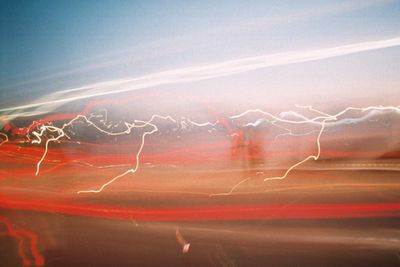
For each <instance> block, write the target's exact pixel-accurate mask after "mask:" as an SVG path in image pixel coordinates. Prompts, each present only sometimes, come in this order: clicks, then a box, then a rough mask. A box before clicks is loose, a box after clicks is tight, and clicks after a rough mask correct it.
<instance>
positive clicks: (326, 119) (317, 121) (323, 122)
mask: <svg viewBox="0 0 400 267" xmlns="http://www.w3.org/2000/svg"><path fill="white" fill-rule="evenodd" d="M297 107H298V108H306V109H308V110H310V111H313V112H315V113H317V114H319V115H318V116H316V117H312V118H307V117H304V116H300V119H298V120H293V119H286V118H284V116H285V115H284V114H286V113H281V116H280V117H278V116H276V115H274V114H272V113H270V112H267V111H264V110H261V109H248V110H246V111H244V112H241V113H239V114H235V115H231V116H229V117H228V118H229V119H230V120H232V121H235V120H238V119H243V118H245V117H246V116H247V115H250V114H257V115H262V116H267V117H269V118H270V119H271V120H268V119H267V120H266V119H258V120H257V121H256V122H254V123H251V122H250V123H244V124H242V125H241V126H240V127H247V126H253V127H256V126H258V125H259V124H260V120H263V121H266V122H268V123H270V124H271V125H273V126H275V127H278V128H280V129H283V130H285V131H286V133H284V134H280V135H278V136H276V137H275V139H276V138H277V137H279V136H282V135H287V136H301V135H308V134H312V133H318V135H317V137H316V142H315V145H316V153H314V154H310V155H308V156H306V157H305V158H303V159H302V160H299V161H298V162H296V163H294V164H292V165H291V166H289V167H288V168H287V169H286V171H285V172H284V173H283V174H282V175H280V176H273V177H265V178H264V181H265V182H266V181H271V180H282V179H285V178H286V177H287V176H288V175H289V174H290V173H291V172H292V171H293V170H294V169H296V168H297V167H299V166H300V165H302V164H304V163H306V162H307V161H310V160H314V161H317V160H318V159H319V157H320V155H321V137H322V135H323V133H324V131H325V128H326V126H327V125H329V124H330V123H333V122H334V123H336V124H342V123H344V121H346V122H347V120H354V121H355V122H359V121H362V120H364V119H366V118H368V116H369V115H370V112H373V111H394V112H397V113H398V112H400V108H399V107H398V106H369V107H365V108H359V107H347V108H345V109H343V110H341V111H339V112H337V113H336V114H334V115H329V114H327V113H325V112H322V111H320V110H317V109H314V108H313V107H312V106H300V105H297ZM350 111H357V112H361V113H366V114H363V116H361V117H360V116H358V117H357V118H351V119H348V118H343V119H340V117H342V116H343V115H345V114H346V113H347V112H350ZM105 116H106V115H105ZM90 118H91V117H90ZM157 118H158V119H163V120H169V121H171V122H173V123H175V124H177V125H180V126H181V129H182V130H185V129H186V127H187V126H186V125H187V123H190V124H192V125H194V126H196V127H215V126H217V125H218V124H220V120H216V121H214V122H210V121H207V122H195V121H193V120H191V119H188V118H185V117H182V118H181V120H180V121H179V122H178V121H177V120H176V119H174V118H172V117H171V116H162V115H158V114H154V115H153V116H152V117H151V118H150V120H148V121H141V120H135V121H134V122H133V123H128V122H124V125H125V126H126V129H125V130H124V131H119V132H111V131H106V130H103V129H102V128H100V127H99V126H97V125H96V124H95V123H94V122H93V121H91V120H90V119H88V118H87V117H86V116H83V115H78V116H76V117H75V118H74V119H72V120H70V121H69V122H67V123H64V124H63V126H62V127H60V128H58V127H55V126H53V125H41V126H40V131H33V132H32V134H33V135H34V136H35V138H36V139H35V140H32V143H35V144H40V143H42V136H43V135H44V134H45V133H46V131H48V132H50V133H57V136H55V137H51V138H48V139H47V140H46V143H45V151H44V153H43V155H42V157H41V159H40V160H39V161H38V163H37V168H36V175H38V174H39V170H40V166H41V164H42V162H43V160H44V159H45V157H46V155H47V153H48V149H49V144H50V143H51V142H55V141H59V140H60V139H61V138H62V137H67V138H69V137H68V135H66V133H65V131H64V130H65V128H66V127H67V126H72V124H73V123H74V122H76V121H78V120H80V119H82V120H83V121H84V122H86V123H87V124H88V126H92V127H94V128H95V129H96V130H98V131H99V132H101V133H104V134H107V135H109V136H119V135H124V134H130V133H131V131H132V129H134V128H144V127H146V126H151V127H152V128H153V129H152V130H150V131H146V132H144V133H143V134H142V136H141V143H140V147H139V150H138V152H137V153H136V156H135V160H136V163H135V166H134V167H133V168H130V169H128V170H126V171H124V172H123V173H121V174H119V175H117V176H115V177H112V178H111V179H109V180H108V181H107V182H106V183H104V184H102V185H101V186H100V187H99V188H98V189H92V190H80V191H78V192H77V193H78V194H80V193H100V192H102V191H103V190H104V189H105V188H106V187H107V186H109V185H110V184H112V183H113V182H115V181H116V180H118V179H119V178H121V177H123V176H126V175H128V174H135V173H136V172H137V170H138V169H139V167H140V156H141V153H142V151H143V149H144V147H145V140H146V137H147V136H149V135H152V134H154V133H156V132H158V131H159V128H158V127H157V125H156V124H155V123H154V120H155V119H157ZM102 123H103V124H104V125H105V126H106V121H104V120H102ZM279 123H283V124H286V125H303V124H312V125H318V126H320V129H319V130H313V131H310V132H307V133H301V134H298V133H295V132H293V131H292V130H291V129H289V128H288V127H286V126H282V125H280V124H279ZM229 136H234V135H233V134H231V135H229ZM252 178H254V177H247V178H245V179H243V180H241V181H240V182H238V183H236V184H235V185H234V186H232V187H231V189H230V190H229V191H228V192H224V193H215V194H210V196H218V195H230V194H232V193H233V192H234V191H235V190H236V189H237V188H238V187H239V186H240V185H242V184H244V183H245V182H247V181H249V180H251V179H252Z"/></svg>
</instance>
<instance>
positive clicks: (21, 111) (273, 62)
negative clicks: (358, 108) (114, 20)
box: [0, 37, 400, 119]
mask: <svg viewBox="0 0 400 267" xmlns="http://www.w3.org/2000/svg"><path fill="white" fill-rule="evenodd" d="M396 46H400V37H396V38H391V39H384V40H379V41H370V42H361V43H353V44H349V45H342V46H336V47H330V48H323V49H316V50H305V51H294V52H283V53H276V54H267V55H261V56H255V57H247V58H241V59H236V60H229V61H224V62H220V63H214V64H208V65H201V66H192V67H186V68H179V69H173V70H168V71H163V72H157V73H153V74H149V75H144V76H140V77H135V78H126V79H119V80H111V81H106V82H100V83H94V84H90V85H87V86H82V87H78V88H73V89H68V90H62V91H58V92H55V93H52V94H48V95H46V96H44V97H42V98H40V99H37V100H36V101H34V102H32V103H29V104H26V105H21V106H14V107H9V108H3V109H0V112H2V113H3V114H7V115H5V116H6V117H8V118H9V119H12V118H15V117H18V116H29V115H38V114H42V113H46V112H49V111H52V110H54V109H56V108H57V107H60V106H61V105H63V104H66V103H69V102H72V101H77V100H81V99H87V98H92V97H97V96H104V95H112V94H117V93H122V92H128V91H134V90H139V89H145V88H150V87H156V86H162V85H169V84H180V83H190V82H196V81H201V80H207V79H213V78H218V77H225V76H231V75H235V74H240V73H245V72H248V71H252V70H258V69H263V68H269V67H275V66H282V65H290V64H298V63H304V62H310V61H317V60H323V59H328V58H334V57H339V56H345V55H351V54H356V53H361V52H367V51H372V50H377V49H384V48H389V47H396Z"/></svg>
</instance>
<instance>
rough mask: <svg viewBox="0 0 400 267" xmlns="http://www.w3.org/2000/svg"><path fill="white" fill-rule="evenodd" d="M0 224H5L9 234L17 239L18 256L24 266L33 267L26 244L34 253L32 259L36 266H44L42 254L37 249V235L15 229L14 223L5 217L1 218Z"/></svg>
mask: <svg viewBox="0 0 400 267" xmlns="http://www.w3.org/2000/svg"><path fill="white" fill-rule="evenodd" d="M0 223H3V224H4V225H5V226H6V228H7V233H8V234H9V235H10V236H12V237H14V238H15V239H17V241H18V254H19V256H20V257H21V260H22V262H23V264H24V266H31V261H30V260H29V258H28V256H27V255H26V252H25V246H24V244H25V242H26V241H28V242H29V248H30V252H31V253H32V257H33V258H34V263H35V265H38V266H41V265H44V258H43V256H42V255H41V254H40V252H39V250H38V247H37V239H38V238H37V235H36V234H34V233H33V232H31V231H28V230H25V229H22V228H14V227H13V225H12V223H11V222H10V221H9V220H8V219H7V218H6V217H3V216H0Z"/></svg>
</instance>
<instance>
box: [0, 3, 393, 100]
mask: <svg viewBox="0 0 400 267" xmlns="http://www.w3.org/2000/svg"><path fill="white" fill-rule="evenodd" d="M0 9H1V14H0V17H1V18H0V23H1V24H0V25H1V26H0V29H1V41H0V56H1V61H0V81H1V82H0V89H1V91H0V92H1V94H2V99H3V101H1V102H2V103H0V104H1V107H6V106H8V102H10V101H12V100H11V98H19V97H21V98H24V97H23V95H26V90H29V91H30V92H33V94H34V95H37V96H41V95H44V94H47V93H49V92H54V91H57V90H64V89H68V88H74V87H76V86H82V85H86V84H91V83H96V82H101V81H107V80H113V79H121V78H127V77H135V76H140V75H145V74H149V73H154V72H158V71H164V70H170V69H175V68H182V67H190V66H196V65H199V64H200V65H202V64H212V63H217V62H221V61H225V60H234V59H238V58H243V57H252V56H258V55H263V54H271V53H281V52H288V51H297V50H312V49H321V48H328V47H334V46H339V45H345V44H351V43H357V42H365V41H374V40H382V39H388V38H394V37H398V36H400V16H399V15H398V14H399V13H400V1H197V2H195V1H137V2H135V1H1V5H0ZM399 60H400V58H399V49H398V48H388V49H383V50H381V51H372V52H365V53H361V54H360V55H356V56H346V57H343V58H338V59H333V60H323V61H321V62H314V63H303V64H296V65H293V66H286V67H278V68H276V69H268V70H260V71H256V72H252V73H249V74H247V75H239V76H238V77H232V78H229V79H225V78H223V79H219V80H215V81H210V82H202V83H200V84H199V85H198V84H193V85H190V86H192V87H194V88H196V87H199V86H206V87H210V88H212V87H213V86H214V87H220V86H221V83H223V84H225V85H226V86H229V87H232V86H233V85H235V84H242V87H249V88H255V89H254V90H257V88H258V90H264V89H265V86H264V85H265V84H269V85H273V86H276V87H278V88H280V89H281V91H283V92H285V93H286V94H288V95H291V94H295V95H297V94H302V92H303V91H302V90H305V88H307V90H311V92H313V90H317V89H316V88H315V87H318V88H320V89H319V90H323V89H321V88H325V91H329V90H333V89H332V82H335V83H336V84H337V85H336V86H337V88H338V91H339V92H341V91H343V92H346V91H348V90H353V91H354V92H355V93H354V94H358V93H360V92H364V91H366V92H367V93H366V94H371V96H375V95H376V90H377V89H378V88H377V87H379V88H380V89H381V90H382V88H384V90H386V91H387V92H388V93H395V92H396V90H398V89H397V87H398V85H399V78H397V77H400V75H399V64H398V62H399ZM311 74H312V75H311ZM285 76H286V77H291V78H290V79H285V78H284V77H285ZM292 78H293V79H292ZM357 79H364V81H358V80H357ZM291 81H293V83H295V84H292V82H291ZM299 83H301V85H299ZM238 90H239V89H238ZM25 98H26V96H25ZM28 98H29V97H28ZM5 100H7V103H4V101H5ZM24 101H25V100H24Z"/></svg>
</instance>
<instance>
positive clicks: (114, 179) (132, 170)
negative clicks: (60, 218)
mask: <svg viewBox="0 0 400 267" xmlns="http://www.w3.org/2000/svg"><path fill="white" fill-rule="evenodd" d="M155 118H161V119H164V120H171V121H173V122H175V120H174V119H172V118H171V117H170V116H160V115H153V116H152V117H151V119H150V120H148V121H139V120H136V121H135V122H139V123H142V124H141V125H137V126H135V127H140V128H143V127H146V126H147V125H150V126H152V127H153V130H151V131H148V132H145V133H144V134H143V135H142V142H141V144H140V148H139V151H138V152H137V153H136V165H135V167H134V168H132V169H129V170H127V171H125V172H123V173H122V174H120V175H117V176H115V177H114V178H112V179H110V180H109V181H108V182H106V183H104V184H103V185H102V186H100V188H99V189H95V190H80V191H78V192H77V193H78V194H81V193H100V192H101V191H103V189H104V188H106V187H107V186H109V185H110V184H111V183H113V182H115V181H116V180H118V179H119V178H121V177H123V176H125V175H127V174H134V173H136V172H137V170H138V169H139V165H140V154H141V153H142V150H143V147H144V144H145V138H146V136H147V135H152V134H154V133H155V132H157V131H158V128H157V126H156V125H155V124H153V123H152V121H153V120H154V119H155Z"/></svg>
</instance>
